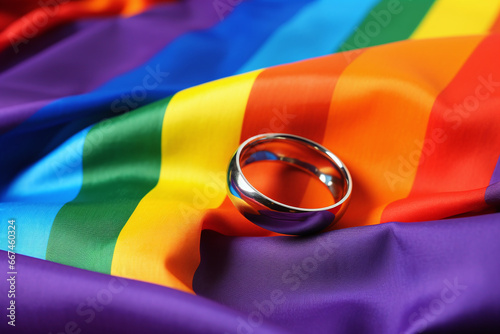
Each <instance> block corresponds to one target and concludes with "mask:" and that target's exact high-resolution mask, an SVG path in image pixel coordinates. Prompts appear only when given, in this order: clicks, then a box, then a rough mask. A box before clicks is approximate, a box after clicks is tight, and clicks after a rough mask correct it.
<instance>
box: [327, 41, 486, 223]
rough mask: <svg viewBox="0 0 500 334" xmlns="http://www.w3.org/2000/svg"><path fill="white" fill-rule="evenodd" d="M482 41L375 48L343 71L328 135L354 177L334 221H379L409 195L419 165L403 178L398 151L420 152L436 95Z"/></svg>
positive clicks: (421, 42) (438, 42) (332, 108)
mask: <svg viewBox="0 0 500 334" xmlns="http://www.w3.org/2000/svg"><path fill="white" fill-rule="evenodd" d="M481 39H482V38H481V37H477V36H474V37H464V38H447V39H434V40H421V41H405V42H400V43H394V44H388V45H384V46H380V47H374V48H371V49H370V50H367V51H366V52H365V53H364V54H363V55H361V56H360V57H358V58H357V59H356V60H355V61H354V62H353V63H352V64H351V66H349V67H348V68H347V69H346V71H344V73H343V74H342V76H341V77H340V79H339V82H338V84H337V87H336V89H335V93H334V95H333V100H332V104H331V107H330V115H329V118H328V124H327V132H326V135H325V141H324V143H325V145H326V146H327V147H329V148H331V149H332V150H333V152H334V153H336V154H338V156H339V157H340V159H342V160H343V161H344V162H345V163H346V165H347V166H348V168H349V170H350V171H351V174H352V177H353V185H354V187H353V193H352V199H351V204H350V208H349V209H348V210H347V212H346V214H345V216H344V218H343V219H342V220H341V221H340V222H339V225H338V226H337V227H340V228H342V227H349V226H357V225H368V224H376V223H379V222H380V218H381V215H382V211H383V209H384V207H385V206H386V205H387V204H388V203H391V202H393V201H394V200H397V199H400V198H404V197H406V196H407V195H408V194H409V192H410V190H411V186H412V184H413V180H414V178H415V173H416V170H410V171H408V173H407V174H406V175H405V177H400V178H399V179H400V180H398V182H393V181H392V179H391V177H390V176H391V174H397V173H398V168H399V167H400V166H399V164H400V162H399V157H405V156H407V155H408V154H410V153H412V152H413V151H415V143H414V142H415V140H422V139H423V138H424V136H425V131H426V128H427V121H428V119H429V114H430V112H431V110H432V106H433V104H434V101H435V99H436V97H437V96H438V94H439V93H440V92H441V91H442V90H443V89H444V88H445V87H446V86H447V85H448V83H449V82H450V81H451V80H452V78H453V77H454V76H455V74H456V73H457V72H458V70H459V69H460V67H461V66H462V65H463V63H464V62H465V61H466V59H467V58H468V56H469V55H470V54H471V52H472V51H473V50H474V48H475V47H476V46H477V44H478V43H479V42H480V41H481ZM417 155H418V156H419V155H420V152H419V151H417Z"/></svg>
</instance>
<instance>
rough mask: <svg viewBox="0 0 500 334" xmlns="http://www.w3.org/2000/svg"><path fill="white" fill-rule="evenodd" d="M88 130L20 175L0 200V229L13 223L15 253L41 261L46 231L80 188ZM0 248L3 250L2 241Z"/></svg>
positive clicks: (5, 246) (47, 232)
mask: <svg viewBox="0 0 500 334" xmlns="http://www.w3.org/2000/svg"><path fill="white" fill-rule="evenodd" d="M88 131H89V128H87V129H84V130H83V131H80V132H79V133H77V134H76V135H75V136H73V137H71V138H70V139H68V140H67V141H66V142H65V143H64V144H63V145H61V146H60V147H58V148H57V149H56V150H54V151H53V152H51V153H50V154H48V155H47V156H46V157H44V158H43V159H41V160H40V161H38V162H37V163H36V164H34V165H33V166H32V167H30V168H29V169H27V170H26V171H24V172H23V173H21V174H20V175H19V176H18V177H17V178H16V179H15V180H14V181H13V182H12V183H11V184H10V186H9V187H8V188H7V189H6V191H5V193H4V194H3V195H2V196H1V197H0V201H1V203H0V226H2V231H7V226H6V224H7V221H8V220H9V219H12V218H13V219H15V220H16V249H15V252H16V253H20V254H24V255H28V256H32V257H37V258H40V259H45V253H46V250H47V242H48V240H49V235H50V229H51V227H52V222H53V221H54V219H55V217H56V215H57V213H58V212H59V210H60V209H61V207H62V206H63V205H64V203H66V202H67V201H70V200H73V199H74V198H75V197H76V195H77V194H78V192H79V191H80V188H81V185H82V178H83V172H82V156H83V143H84V142H85V137H86V136H87V132H88ZM0 249H2V250H7V243H6V242H3V243H1V245H0Z"/></svg>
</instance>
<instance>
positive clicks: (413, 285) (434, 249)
mask: <svg viewBox="0 0 500 334" xmlns="http://www.w3.org/2000/svg"><path fill="white" fill-rule="evenodd" d="M498 240H500V214H490V215H483V216H477V217H469V218H460V219H449V220H445V221H436V222H422V223H413V224H402V223H386V224H380V225H374V226H366V227H356V228H349V229H343V230H338V231H332V232H328V233H324V234H322V235H318V236H314V237H308V238H297V237H268V238H262V237H261V238H259V237H254V238H251V237H246V238H242V237H240V238H237V237H228V236H223V235H221V234H218V233H216V232H213V231H204V232H203V234H202V238H201V264H200V266H199V268H198V270H197V272H196V274H195V278H194V281H193V287H194V289H195V292H196V293H198V294H200V295H203V296H205V297H207V298H210V299H213V300H215V301H218V302H220V303H221V304H224V305H227V306H229V307H231V308H233V309H237V310H240V311H241V312H243V313H245V315H246V316H245V318H244V319H245V320H246V322H247V324H248V326H251V328H252V329H255V328H258V326H257V324H258V320H259V319H263V320H264V324H274V325H277V326H280V327H281V328H283V329H286V330H289V331H291V332H293V333H318V334H320V333H416V332H420V331H424V330H427V331H431V332H432V331H440V332H443V331H445V332H471V333H475V332H477V333H482V332H488V331H491V330H495V329H496V332H498V331H499V330H500V289H499V288H498V278H499V277H500V262H499V261H498V254H500V243H499V242H498Z"/></svg>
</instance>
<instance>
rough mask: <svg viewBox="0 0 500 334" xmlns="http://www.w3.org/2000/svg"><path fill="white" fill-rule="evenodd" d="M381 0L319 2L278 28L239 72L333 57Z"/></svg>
mask: <svg viewBox="0 0 500 334" xmlns="http://www.w3.org/2000/svg"><path fill="white" fill-rule="evenodd" d="M378 2H379V0H352V1H342V0H317V1H315V2H314V3H311V4H309V5H308V6H306V7H305V8H304V9H303V10H302V11H300V12H299V13H298V14H297V15H295V17H293V18H292V19H291V20H290V21H289V22H287V23H286V24H284V25H283V26H282V27H281V28H279V29H278V30H277V31H276V32H275V33H274V34H273V35H272V36H271V38H269V40H268V41H267V42H266V43H265V44H264V45H263V46H262V47H261V48H260V50H259V51H258V52H257V53H256V54H254V55H253V56H252V58H251V59H250V60H249V61H248V62H246V63H245V65H243V66H242V67H241V68H240V69H239V70H238V71H237V73H244V72H249V71H253V70H256V69H259V68H263V67H269V66H274V65H279V64H285V63H290V62H294V61H299V60H303V59H308V58H312V57H318V56H324V55H327V54H330V53H331V52H332V50H337V49H338V48H339V47H340V45H341V44H342V43H343V42H344V41H345V40H346V39H347V38H348V37H349V36H350V35H351V33H352V32H353V31H354V28H355V27H356V26H357V25H359V24H360V23H361V22H362V21H363V19H364V18H365V16H366V15H367V14H368V13H369V12H370V10H371V9H372V8H373V7H374V6H375V5H376V4H377V3H378Z"/></svg>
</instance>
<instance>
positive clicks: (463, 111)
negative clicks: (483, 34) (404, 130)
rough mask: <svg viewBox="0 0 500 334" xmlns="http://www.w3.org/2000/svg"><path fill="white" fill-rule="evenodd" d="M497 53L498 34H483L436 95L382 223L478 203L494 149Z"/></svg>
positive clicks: (499, 75)
mask: <svg viewBox="0 0 500 334" xmlns="http://www.w3.org/2000/svg"><path fill="white" fill-rule="evenodd" d="M499 56H500V35H492V36H489V37H487V38H486V39H485V40H483V41H482V42H481V44H479V46H478V47H477V48H476V50H475V51H474V52H473V53H472V55H471V56H470V57H469V59H468V60H467V62H466V63H465V64H464V66H463V67H462V69H461V70H460V71H459V72H458V74H457V75H456V76H455V78H454V79H453V80H452V82H451V83H450V84H449V85H448V87H447V88H446V89H445V90H444V91H443V92H442V93H441V94H440V95H439V96H438V98H437V100H436V102H435V104H434V107H433V110H432V113H431V116H430V119H429V123H428V127H427V132H426V138H425V140H424V142H423V143H421V145H423V148H422V155H421V157H420V161H419V162H418V163H419V168H418V170H417V175H416V178H415V182H414V184H413V187H412V190H411V192H410V195H409V197H408V198H407V199H404V200H401V201H397V202H394V203H392V204H390V205H388V206H387V207H386V209H385V210H384V213H383V215H382V221H383V222H387V221H418V220H422V219H426V220H427V219H440V218H444V217H449V216H452V215H456V214H459V213H465V212H467V210H472V209H477V208H480V207H482V206H483V205H484V192H485V188H486V187H487V186H488V184H489V180H490V178H491V175H492V173H493V171H494V168H495V165H496V161H497V157H498V152H500V131H498V127H499V124H500V112H499V110H498V101H499V100H500V66H498V65H499V63H498V59H499ZM410 160H411V159H410V157H408V159H407V161H408V163H409V164H411V163H412V162H411V161H410ZM477 189H480V190H477ZM478 192H479V193H480V194H481V195H480V196H479V195H478ZM450 193H455V194H454V195H453V194H450ZM467 193H469V194H467ZM424 197H428V198H429V199H428V200H423V199H422V198H424ZM432 199H434V200H432ZM477 201H480V203H479V202H477ZM424 209H426V210H427V212H425V213H422V212H419V210H424ZM457 210H458V211H461V212H457Z"/></svg>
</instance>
